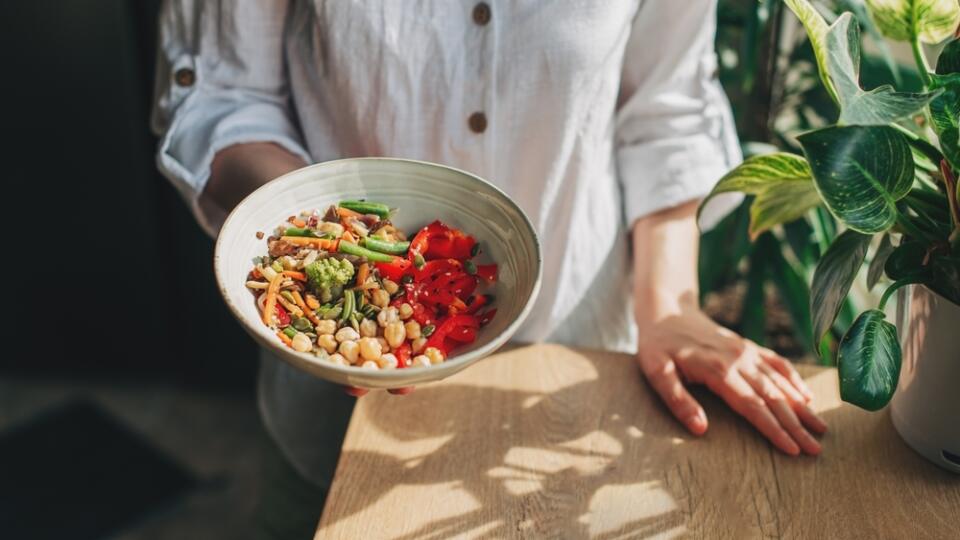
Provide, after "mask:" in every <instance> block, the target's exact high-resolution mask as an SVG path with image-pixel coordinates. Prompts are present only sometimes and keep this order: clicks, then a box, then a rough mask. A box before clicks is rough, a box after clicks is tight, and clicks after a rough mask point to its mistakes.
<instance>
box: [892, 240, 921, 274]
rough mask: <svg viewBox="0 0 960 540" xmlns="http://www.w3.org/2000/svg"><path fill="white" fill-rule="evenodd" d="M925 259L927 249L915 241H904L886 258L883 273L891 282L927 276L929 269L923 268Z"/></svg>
mask: <svg viewBox="0 0 960 540" xmlns="http://www.w3.org/2000/svg"><path fill="white" fill-rule="evenodd" d="M926 259H927V247H926V246H925V245H923V244H921V243H920V242H917V241H915V240H904V241H902V242H900V245H899V246H897V247H896V248H894V250H893V253H891V254H890V256H888V257H887V262H885V263H884V265H883V271H884V273H885V274H886V275H887V277H888V278H890V279H892V280H893V281H900V280H901V279H905V278H908V277H918V276H928V275H929V269H928V268H927V267H926V266H924V261H926Z"/></svg>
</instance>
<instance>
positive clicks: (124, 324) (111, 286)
mask: <svg viewBox="0 0 960 540" xmlns="http://www.w3.org/2000/svg"><path fill="white" fill-rule="evenodd" d="M159 4H160V1H159V0H71V1H70V2H63V1H57V0H6V1H4V2H0V36H2V37H0V39H2V40H3V41H5V42H6V43H4V44H3V46H2V47H0V48H2V50H3V51H4V52H3V55H4V56H5V57H6V58H5V60H4V62H3V73H4V76H3V79H2V81H3V82H2V85H0V86H2V88H3V93H4V96H3V100H2V103H4V104H5V106H6V107H5V108H6V111H5V115H4V116H5V120H6V121H5V122H4V127H5V132H6V136H5V137H4V139H6V141H7V142H5V143H3V146H4V147H5V148H6V150H5V151H4V153H3V154H4V159H3V164H4V165H5V166H4V167H3V171H4V172H5V173H6V174H5V175H4V176H5V178H4V182H6V183H9V185H11V186H12V187H13V189H12V190H9V191H8V193H12V195H10V196H9V198H7V199H6V200H5V201H4V210H5V211H4V221H5V222H6V225H7V226H6V227H5V230H7V231H9V233H8V236H7V238H8V239H7V241H6V246H7V250H8V251H7V257H5V258H6V260H7V261H8V264H10V265H11V266H9V267H8V270H11V271H12V270H14V269H17V270H20V271H19V272H16V271H13V272H9V273H7V284H8V285H7V287H8V288H9V289H12V291H13V296H12V298H11V297H10V296H6V298H7V300H8V301H9V302H10V303H8V305H7V313H8V316H12V317H15V318H16V319H17V324H15V325H14V328H15V329H14V330H7V332H12V335H10V336H9V338H10V340H9V342H11V343H13V344H14V346H13V347H12V350H13V351H14V352H13V353H8V354H4V355H3V356H2V357H0V376H3V374H4V373H8V374H10V373H15V374H17V375H34V374H36V375H39V374H44V375H46V374H50V373H51V372H54V371H55V372H57V373H61V374H63V375H66V376H70V377H98V378H102V377H105V376H106V377H111V378H113V377H120V378H123V377H143V376H149V377H160V378H167V379H171V380H175V381H177V382H182V383H184V384H190V385H193V384H196V385H202V386H207V385H210V386H230V387H245V388H249V387H250V385H252V381H253V374H254V373H255V369H256V347H255V346H254V344H253V342H252V340H250V339H249V338H248V337H247V335H246V334H245V333H244V332H243V330H242V329H241V328H240V327H239V325H237V324H236V323H235V322H234V321H233V320H232V319H231V318H230V316H229V314H228V312H227V311H226V309H225V308H224V307H223V303H222V301H221V300H220V298H219V296H218V293H217V290H216V287H215V284H214V278H213V273H212V272H211V268H212V257H213V242H212V240H210V239H209V238H207V237H206V235H204V233H203V232H202V231H201V230H200V228H199V227H198V226H197V225H196V223H195V222H194V220H193V218H192V216H191V215H190V214H189V212H188V210H187V208H186V206H185V205H184V204H183V202H182V201H181V199H180V197H179V195H178V194H177V193H176V191H175V190H174V188H173V187H172V186H171V185H170V184H169V183H168V182H167V181H166V180H165V179H164V178H163V177H161V176H160V174H159V173H158V172H157V170H156V166H155V161H154V154H155V149H156V143H157V141H156V138H155V136H154V135H153V134H151V133H150V130H149V115H150V105H151V100H152V94H153V86H154V82H153V79H154V63H155V54H156V53H155V51H156V26H157V25H156V17H157V12H158V8H159ZM11 248H12V250H11ZM8 328H9V327H8ZM45 353H46V354H45Z"/></svg>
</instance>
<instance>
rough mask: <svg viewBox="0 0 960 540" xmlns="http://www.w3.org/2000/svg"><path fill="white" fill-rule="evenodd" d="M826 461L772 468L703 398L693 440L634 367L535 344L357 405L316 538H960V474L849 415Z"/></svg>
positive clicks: (779, 461)
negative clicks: (703, 423)
mask: <svg viewBox="0 0 960 540" xmlns="http://www.w3.org/2000/svg"><path fill="white" fill-rule="evenodd" d="M802 372H803V374H804V376H805V377H806V379H807V382H808V383H809V384H810V386H811V387H812V388H813V390H814V392H815V393H816V395H817V399H816V401H815V405H816V408H817V409H818V410H819V411H821V412H822V414H823V416H824V417H825V418H826V420H827V422H828V423H829V425H830V432H829V433H828V434H827V435H825V436H824V438H823V443H824V452H823V455H821V456H820V457H819V458H811V457H802V458H790V457H787V456H785V455H782V454H780V453H778V452H777V451H776V450H774V449H773V448H772V447H771V446H770V445H769V444H768V443H767V442H766V441H764V440H763V439H762V438H761V437H760V436H759V435H758V434H757V433H756V432H755V431H754V430H753V429H752V428H751V427H750V426H749V425H748V424H747V423H746V422H744V421H743V420H741V419H739V418H736V417H735V416H734V415H733V414H731V413H730V412H729V411H727V409H726V408H725V407H724V405H723V404H722V403H721V402H720V401H719V400H717V399H715V398H713V397H712V396H708V395H707V394H705V393H703V392H698V393H697V394H696V395H697V396H698V397H699V398H700V399H701V403H703V405H704V407H705V408H706V410H707V416H708V417H709V420H710V429H709V432H708V433H707V435H706V436H704V437H702V438H699V439H698V438H694V437H692V436H690V435H688V434H687V433H686V432H685V431H684V430H683V429H682V428H681V427H680V425H679V424H677V423H676V422H674V420H673V419H672V418H671V417H670V416H669V413H668V412H667V410H666V409H665V408H664V407H663V406H662V405H661V404H660V403H659V402H658V401H657V399H656V397H655V395H654V394H653V392H652V390H651V389H650V388H649V387H648V386H647V384H646V383H645V382H644V381H643V379H642V377H641V375H640V374H639V372H638V370H637V368H636V366H635V364H634V363H633V360H632V359H631V358H630V357H628V356H626V355H620V354H613V353H603V352H595V351H576V350H571V349H567V348H563V347H560V346H552V345H537V346H530V347H524V348H520V349H514V350H511V351H508V352H505V353H500V354H497V355H495V356H493V357H491V358H489V359H487V360H484V361H481V362H479V363H478V364H477V365H475V366H473V367H471V368H470V369H468V370H466V371H464V372H462V373H460V374H458V375H456V376H454V377H452V378H450V379H448V380H447V381H444V382H442V383H437V384H432V385H427V386H424V387H421V388H419V389H417V391H416V392H415V393H413V394H411V395H410V396H407V397H397V396H392V395H389V394H386V393H376V394H371V395H369V396H367V397H364V398H363V399H361V400H360V402H359V404H358V406H357V408H356V410H355V412H354V414H353V419H352V421H351V424H350V428H349V431H348V432H347V437H346V440H345V442H344V446H343V454H342V456H341V457H340V463H339V466H338V468H337V473H336V478H335V480H334V483H333V486H332V489H331V492H330V496H329V498H328V501H327V505H326V508H325V509H324V513H323V517H322V518H321V520H320V525H319V529H318V531H317V535H316V538H318V539H321V538H322V539H326V538H347V539H361V538H362V539H374V538H377V539H379V538H391V539H404V540H413V539H429V540H434V539H440V538H449V537H462V538H545V537H559V538H598V539H609V540H613V539H621V538H646V537H658V538H672V537H704V538H738V539H739V538H761V537H764V538H765V537H773V538H780V537H785V538H870V539H874V538H911V539H912V538H958V537H960V476H957V475H953V474H950V473H948V472H946V471H943V470H941V469H938V468H936V467H935V466H933V465H932V464H930V463H928V462H926V461H924V460H923V459H922V458H920V457H919V456H918V455H916V454H914V453H913V452H912V451H911V450H910V449H909V448H908V447H907V446H906V445H905V444H904V443H903V442H902V441H901V440H900V438H899V437H898V436H897V434H896V432H895V431H894V430H893V426H892V425H891V423H890V418H889V413H887V412H880V413H873V414H871V413H867V412H864V411H861V410H859V409H855V408H854V407H852V406H850V405H847V404H843V403H841V402H840V401H839V398H838V395H837V374H836V371H835V370H833V369H824V368H813V367H804V369H803V371H802Z"/></svg>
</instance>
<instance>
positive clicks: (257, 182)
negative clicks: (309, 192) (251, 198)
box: [200, 142, 306, 212]
mask: <svg viewBox="0 0 960 540" xmlns="http://www.w3.org/2000/svg"><path fill="white" fill-rule="evenodd" d="M304 165H306V163H304V161H303V160H302V159H301V158H299V157H298V156H296V155H294V154H291V153H290V152H288V151H286V150H285V149H283V148H282V147H281V146H279V145H276V144H273V143H266V142H264V143H246V144H238V145H234V146H230V147H227V148H224V149H223V150H221V151H219V152H217V155H216V156H214V159H213V163H212V164H211V165H210V179H209V180H208V181H207V185H206V186H205V187H204V190H203V193H202V194H201V196H200V204H201V205H202V206H204V207H206V208H210V207H215V208H218V209H220V210H221V211H223V212H229V211H230V210H232V209H233V207H234V206H236V205H237V204H238V203H239V202H240V201H242V200H243V198H244V197H246V196H247V195H249V194H250V193H252V192H253V191H254V190H256V189H257V188H258V187H260V186H262V185H263V184H265V183H267V182H269V181H270V180H273V179H274V178H276V177H278V176H281V175H283V174H286V173H288V172H290V171H292V170H296V169H299V168H300V167H303V166H304Z"/></svg>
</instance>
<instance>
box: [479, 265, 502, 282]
mask: <svg viewBox="0 0 960 540" xmlns="http://www.w3.org/2000/svg"><path fill="white" fill-rule="evenodd" d="M477 277H480V278H481V279H483V280H485V281H487V282H488V283H493V282H494V281H496V280H497V265H495V264H478V265H477Z"/></svg>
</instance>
